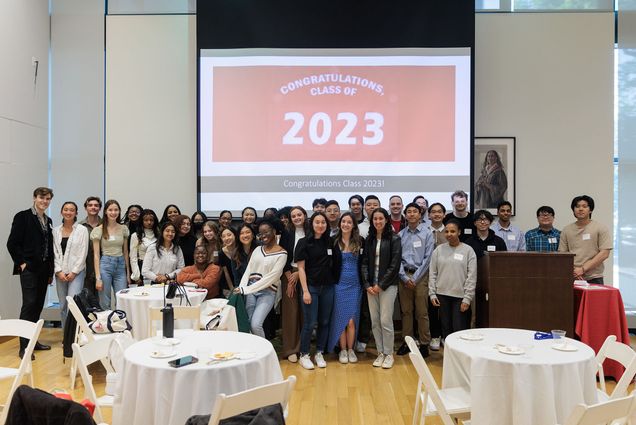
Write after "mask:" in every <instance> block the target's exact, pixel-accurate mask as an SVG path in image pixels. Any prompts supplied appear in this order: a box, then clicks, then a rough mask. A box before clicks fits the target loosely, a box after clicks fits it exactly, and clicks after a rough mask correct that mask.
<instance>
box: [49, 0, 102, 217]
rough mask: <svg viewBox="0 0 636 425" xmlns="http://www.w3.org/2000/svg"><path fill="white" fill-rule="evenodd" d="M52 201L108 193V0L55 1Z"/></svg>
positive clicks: (54, 206) (55, 208)
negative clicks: (105, 147)
mask: <svg viewBox="0 0 636 425" xmlns="http://www.w3.org/2000/svg"><path fill="white" fill-rule="evenodd" d="M51 4H52V8H51V57H52V59H51V122H52V125H51V186H52V187H54V188H55V189H56V192H55V198H53V202H52V203H51V211H52V217H53V222H54V223H55V224H59V223H60V222H61V218H60V214H59V211H60V208H61V206H62V204H63V203H64V202H65V201H75V202H76V203H77V204H78V206H79V209H80V211H79V214H80V219H81V218H82V217H84V216H85V213H84V209H83V207H82V205H83V202H84V199H86V197H87V196H90V195H94V196H100V197H103V196H104V7H105V6H104V0H53V1H52V2H51Z"/></svg>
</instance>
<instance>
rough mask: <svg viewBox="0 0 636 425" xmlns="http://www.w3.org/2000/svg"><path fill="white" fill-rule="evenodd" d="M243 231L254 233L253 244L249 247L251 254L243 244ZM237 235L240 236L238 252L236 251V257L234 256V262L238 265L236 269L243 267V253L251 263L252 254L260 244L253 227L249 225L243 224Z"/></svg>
mask: <svg viewBox="0 0 636 425" xmlns="http://www.w3.org/2000/svg"><path fill="white" fill-rule="evenodd" d="M243 229H249V231H250V232H252V243H251V244H250V246H249V252H246V251H245V247H243V242H241V231H242V230H243ZM236 234H238V236H237V237H236V251H234V255H232V260H234V262H235V263H236V268H239V267H241V253H243V254H244V255H245V256H246V258H247V261H249V260H250V257H251V256H252V252H253V251H254V250H255V249H256V247H257V246H258V243H257V242H256V232H255V231H254V228H253V227H252V225H250V224H248V223H242V224H241V225H240V226H239V228H238V229H237V231H236Z"/></svg>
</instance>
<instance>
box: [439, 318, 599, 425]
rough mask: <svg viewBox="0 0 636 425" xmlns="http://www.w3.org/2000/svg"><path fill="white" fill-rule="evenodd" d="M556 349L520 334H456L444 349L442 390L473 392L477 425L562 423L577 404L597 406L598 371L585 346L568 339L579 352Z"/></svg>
mask: <svg viewBox="0 0 636 425" xmlns="http://www.w3.org/2000/svg"><path fill="white" fill-rule="evenodd" d="M480 336H481V337H483V338H482V339H480V340H466V339H464V338H472V339H478V338H479V337H480ZM556 343H557V341H555V340H553V339H545V340H535V339H534V331H528V330H521V329H497V328H490V329H471V330H466V331H460V332H455V333H453V334H451V335H449V336H448V337H447V338H446V340H445V343H444V367H443V372H442V387H444V388H449V387H456V386H465V387H469V388H470V394H471V406H472V407H471V409H472V411H471V423H472V424H473V425H483V424H488V425H497V424H502V425H504V424H505V425H541V424H555V423H563V422H564V421H565V419H566V418H567V417H568V416H569V415H570V413H571V412H572V409H573V408H574V407H575V406H576V405H577V404H578V403H586V404H593V403H595V402H596V401H597V396H596V379H595V375H596V366H595V362H594V351H593V350H592V349H591V348H590V347H588V346H587V345H585V344H583V343H581V342H579V341H576V340H573V339H570V338H567V343H568V346H570V347H574V348H576V351H559V350H556V349H554V348H553V345H555V344H556ZM498 344H499V345H498ZM506 347H513V348H519V349H520V350H521V351H523V353H522V354H517V355H513V354H505V353H502V352H501V351H500V349H501V350H503V351H506ZM508 351H511V350H508Z"/></svg>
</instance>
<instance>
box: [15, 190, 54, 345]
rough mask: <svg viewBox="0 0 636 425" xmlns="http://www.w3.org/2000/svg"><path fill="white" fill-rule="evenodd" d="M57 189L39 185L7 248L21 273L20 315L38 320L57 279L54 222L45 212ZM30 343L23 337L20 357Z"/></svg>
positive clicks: (16, 220) (17, 272)
mask: <svg viewBox="0 0 636 425" xmlns="http://www.w3.org/2000/svg"><path fill="white" fill-rule="evenodd" d="M51 198H53V191H52V190H51V189H49V188H48V187H38V188H37V189H35V190H34V191H33V206H32V207H31V208H29V209H26V210H24V211H20V212H19V213H17V214H16V215H15V216H14V217H13V223H12V224H11V233H10V234H9V240H8V241H7V249H8V250H9V254H11V258H12V259H13V274H14V275H20V285H21V286H22V309H21V310H20V319H23V320H28V321H29V322H37V321H38V320H39V319H40V314H41V313H42V309H43V308H44V299H45V298H46V289H47V287H48V285H49V284H50V283H51V282H52V279H53V233H52V230H53V222H52V221H51V219H50V218H49V217H48V216H47V215H46V214H45V211H46V210H47V209H48V207H49V205H50V203H51ZM28 344H29V340H28V339H26V338H20V352H19V355H20V357H23V356H24V350H25V349H26V346H27V345H28ZM35 349H36V350H50V349H51V347H50V346H48V345H44V344H40V343H39V342H38V343H37V344H36V345H35Z"/></svg>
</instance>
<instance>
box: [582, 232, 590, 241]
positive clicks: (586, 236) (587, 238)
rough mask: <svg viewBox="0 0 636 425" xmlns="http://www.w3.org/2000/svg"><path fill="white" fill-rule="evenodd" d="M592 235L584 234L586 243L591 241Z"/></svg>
mask: <svg viewBox="0 0 636 425" xmlns="http://www.w3.org/2000/svg"><path fill="white" fill-rule="evenodd" d="M590 238H591V237H590V234H589V233H583V240H584V241H589V240H590Z"/></svg>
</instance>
